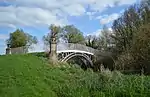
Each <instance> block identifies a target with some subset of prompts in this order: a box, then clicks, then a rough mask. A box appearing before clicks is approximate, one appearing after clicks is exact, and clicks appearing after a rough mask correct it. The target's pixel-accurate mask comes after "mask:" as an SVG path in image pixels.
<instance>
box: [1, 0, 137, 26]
mask: <svg viewBox="0 0 150 97" xmlns="http://www.w3.org/2000/svg"><path fill="white" fill-rule="evenodd" d="M135 1H136V0H1V1H0V2H3V3H8V5H9V6H1V7H0V26H1V25H5V26H7V25H8V26H11V27H16V26H36V27H39V26H47V25H49V24H52V23H54V24H60V25H64V24H67V23H68V20H67V16H81V15H85V14H88V15H89V16H92V15H94V14H95V13H96V12H97V11H98V12H102V11H104V10H106V9H107V8H108V7H113V6H116V5H115V3H116V2H118V3H117V4H118V5H119V6H121V5H124V4H132V3H134V2H135ZM87 7H88V8H89V10H92V13H86V12H87ZM113 17H114V18H115V17H117V16H116V15H114V16H113ZM90 18H92V17H90ZM112 19H113V18H109V21H111V20H112ZM105 22H107V21H106V20H105V19H103V20H102V23H105Z"/></svg>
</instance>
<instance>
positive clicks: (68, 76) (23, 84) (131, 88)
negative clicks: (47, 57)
mask: <svg viewBox="0 0 150 97" xmlns="http://www.w3.org/2000/svg"><path fill="white" fill-rule="evenodd" d="M60 65H62V64H60ZM0 97H150V77H149V76H138V75H123V74H121V73H119V72H103V73H94V72H92V71H91V70H88V71H83V70H81V69H79V68H73V67H72V68H69V67H68V68H66V67H63V66H62V67H51V66H50V65H49V64H47V63H46V62H45V61H44V60H41V59H40V58H38V57H36V56H33V55H9V56H0Z"/></svg>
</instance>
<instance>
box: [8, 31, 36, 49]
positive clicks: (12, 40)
mask: <svg viewBox="0 0 150 97" xmlns="http://www.w3.org/2000/svg"><path fill="white" fill-rule="evenodd" d="M36 43H37V38H36V37H35V36H32V35H30V34H28V33H25V32H24V31H23V30H21V29H17V30H16V31H15V32H13V33H10V37H9V39H8V40H7V44H9V45H10V47H11V48H17V47H22V46H31V45H32V44H36Z"/></svg>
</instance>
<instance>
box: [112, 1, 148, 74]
mask: <svg viewBox="0 0 150 97" xmlns="http://www.w3.org/2000/svg"><path fill="white" fill-rule="evenodd" d="M149 6H150V1H149V0H144V1H141V3H140V5H133V6H131V7H129V8H128V9H127V10H126V11H125V12H124V14H123V15H122V16H121V17H120V18H119V19H117V20H115V21H114V23H113V27H112V28H113V30H114V32H113V35H112V38H114V40H115V49H116V51H117V52H116V53H117V55H118V60H117V64H116V68H117V69H118V70H132V71H139V72H140V71H141V70H144V74H150V66H149V64H150V52H149V50H150V46H149V45H150V44H149V42H148V41H149V39H150V36H149V34H150V26H149V23H150V19H149V17H150V9H149Z"/></svg>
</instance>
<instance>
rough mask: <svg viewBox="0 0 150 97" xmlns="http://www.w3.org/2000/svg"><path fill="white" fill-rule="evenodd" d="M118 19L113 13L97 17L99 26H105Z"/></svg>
mask: <svg viewBox="0 0 150 97" xmlns="http://www.w3.org/2000/svg"><path fill="white" fill-rule="evenodd" d="M118 17H119V14H118V13H113V14H111V15H109V16H102V17H97V19H100V24H102V25H105V24H108V23H111V22H113V21H114V20H116V19H117V18H118Z"/></svg>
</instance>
